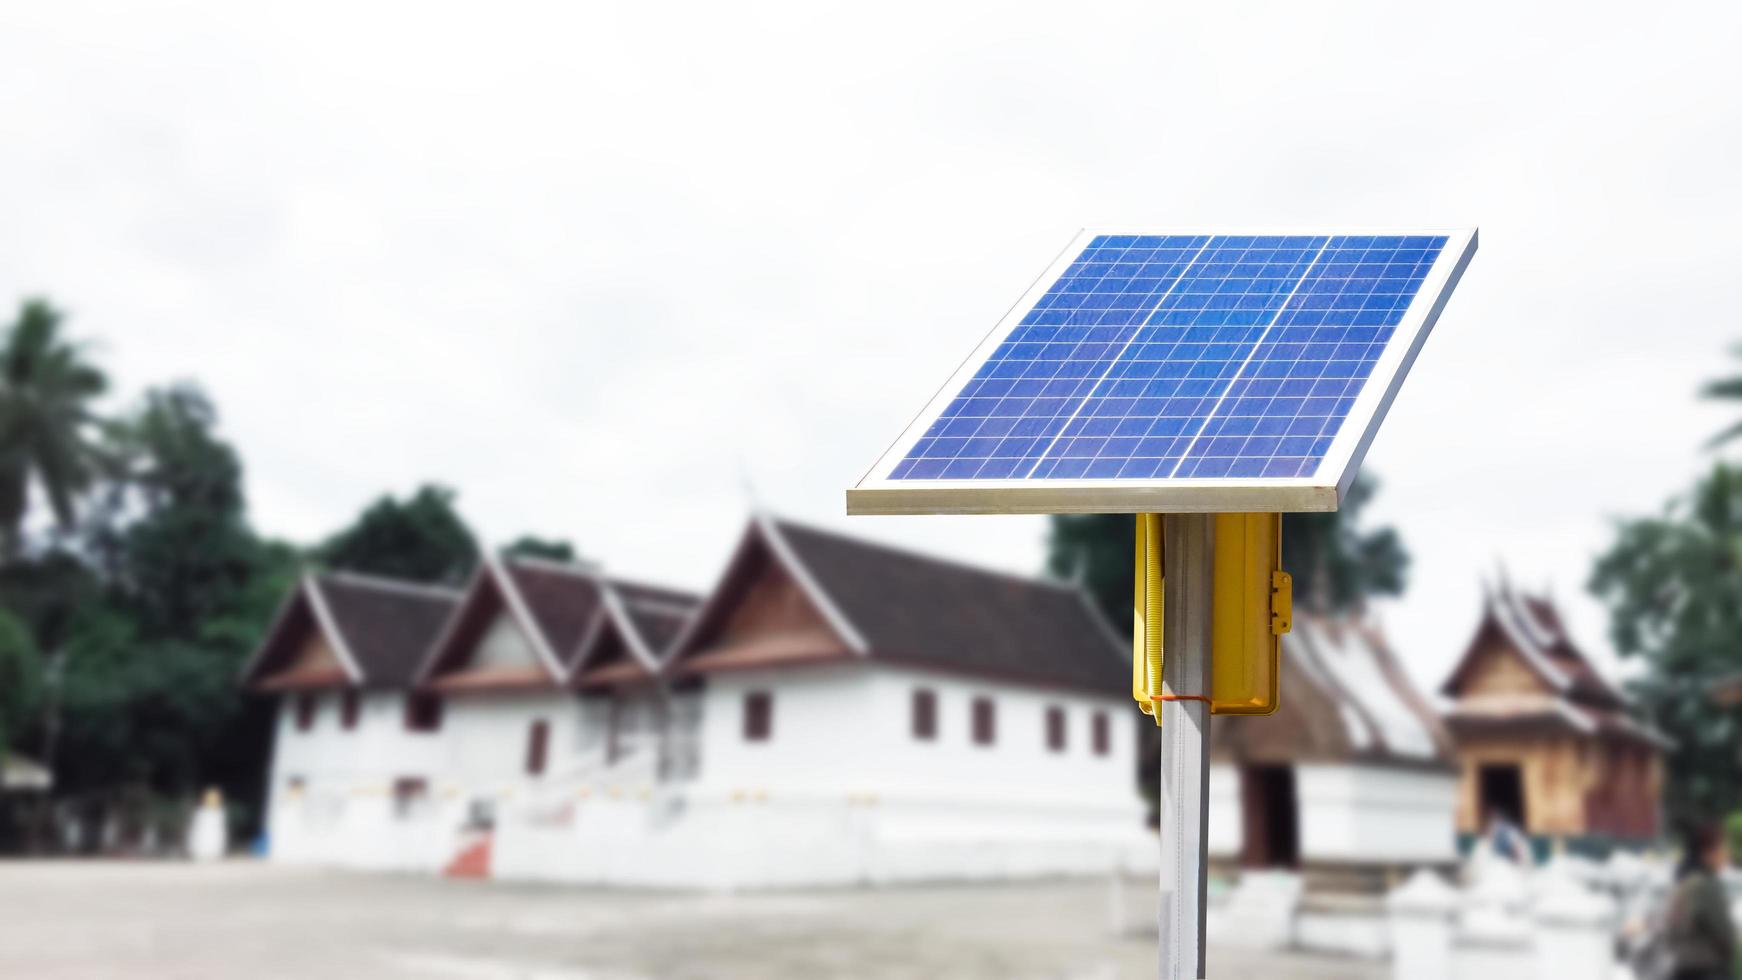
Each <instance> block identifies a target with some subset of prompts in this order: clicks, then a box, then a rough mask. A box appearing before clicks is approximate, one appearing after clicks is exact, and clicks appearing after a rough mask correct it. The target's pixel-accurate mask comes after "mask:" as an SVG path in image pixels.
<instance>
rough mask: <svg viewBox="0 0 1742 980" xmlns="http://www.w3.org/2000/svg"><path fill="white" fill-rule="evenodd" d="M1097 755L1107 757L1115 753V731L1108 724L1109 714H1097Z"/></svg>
mask: <svg viewBox="0 0 1742 980" xmlns="http://www.w3.org/2000/svg"><path fill="white" fill-rule="evenodd" d="M1094 737H1095V754H1096V755H1106V754H1107V753H1108V752H1111V751H1113V729H1112V727H1111V726H1110V725H1109V724H1108V723H1107V712H1105V711H1097V712H1095V722H1094Z"/></svg>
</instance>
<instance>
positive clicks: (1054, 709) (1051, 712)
mask: <svg viewBox="0 0 1742 980" xmlns="http://www.w3.org/2000/svg"><path fill="white" fill-rule="evenodd" d="M1046 747H1047V748H1048V749H1050V750H1051V751H1053V752H1063V751H1064V750H1065V709H1063V708H1061V707H1059V706H1058V705H1056V704H1055V705H1049V706H1048V707H1047V709H1046Z"/></svg>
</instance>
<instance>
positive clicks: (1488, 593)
mask: <svg viewBox="0 0 1742 980" xmlns="http://www.w3.org/2000/svg"><path fill="white" fill-rule="evenodd" d="M1482 592H1483V596H1482V619H1481V621H1480V622H1479V623H1478V624H1477V627H1476V632H1475V634H1474V635H1473V636H1472V637H1471V639H1470V643H1469V645H1468V646H1467V647H1466V648H1465V650H1464V655H1463V656H1462V657H1461V658H1459V660H1458V664H1457V666H1456V667H1454V668H1453V669H1452V672H1451V674H1450V675H1449V676H1448V677H1447V678H1446V682H1445V684H1444V685H1443V686H1442V687H1441V693H1443V694H1445V695H1447V696H1448V697H1453V698H1456V697H1459V696H1460V695H1461V694H1462V693H1463V689H1464V686H1465V684H1466V683H1467V682H1468V679H1469V673H1470V671H1471V670H1472V669H1473V668H1474V667H1475V666H1476V663H1477V660H1478V658H1479V657H1480V656H1481V654H1482V653H1483V652H1484V649H1485V646H1486V644H1485V643H1484V642H1483V641H1484V640H1485V639H1486V638H1488V637H1489V636H1497V637H1499V638H1500V639H1501V640H1502V641H1503V642H1504V644H1505V646H1506V648H1507V649H1510V650H1511V651H1513V652H1514V653H1515V654H1517V656H1518V659H1519V661H1520V662H1521V663H1523V664H1524V665H1525V666H1526V667H1528V668H1529V669H1530V671H1531V673H1533V674H1535V675H1536V676H1537V677H1538V678H1539V679H1541V680H1542V682H1543V683H1544V684H1545V685H1546V686H1547V687H1548V689H1549V691H1551V692H1553V693H1555V694H1558V695H1562V696H1565V697H1569V698H1572V699H1573V700H1576V701H1581V702H1585V703H1587V704H1591V705H1593V706H1598V707H1609V708H1619V707H1624V706H1626V705H1627V703H1628V698H1627V696H1626V695H1625V694H1624V693H1622V692H1621V691H1620V690H1619V689H1618V688H1616V687H1615V686H1614V685H1612V684H1610V683H1609V682H1608V680H1607V679H1605V678H1604V677H1603V675H1602V674H1601V673H1599V672H1598V671H1597V669H1596V667H1595V666H1593V665H1592V664H1591V661H1590V659H1589V658H1587V657H1586V656H1585V654H1584V652H1583V651H1581V650H1580V649H1579V648H1578V647H1577V646H1576V645H1574V643H1573V641H1572V637H1571V636H1570V635H1569V634H1568V632H1567V629H1566V625H1565V622H1564V620H1562V618H1561V615H1560V611H1559V610H1558V609H1556V608H1555V606H1554V603H1553V602H1551V601H1549V600H1548V599H1546V598H1543V597H1540V596H1529V595H1525V594H1523V593H1520V592H1517V591H1514V590H1513V588H1512V586H1511V584H1510V583H1508V582H1507V581H1506V579H1505V578H1504V577H1502V578H1501V580H1500V582H1499V584H1498V585H1496V586H1493V587H1489V586H1487V585H1484V586H1483V590H1482Z"/></svg>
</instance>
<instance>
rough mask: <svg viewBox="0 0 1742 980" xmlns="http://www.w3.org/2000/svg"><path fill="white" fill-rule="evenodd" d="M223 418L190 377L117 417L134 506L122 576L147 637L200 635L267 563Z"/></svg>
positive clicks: (124, 540) (124, 538)
mask: <svg viewBox="0 0 1742 980" xmlns="http://www.w3.org/2000/svg"><path fill="white" fill-rule="evenodd" d="M216 427H217V411H216V409H214V407H213V406H212V403H211V401H210V400H209V399H208V398H206V396H205V395H204V394H203V393H202V392H201V391H200V390H199V389H197V388H194V387H192V386H189V385H180V386H175V387H170V388H164V389H157V390H153V391H150V392H148V393H147V394H146V396H145V402H144V405H143V407H141V408H140V410H139V411H138V412H137V413H136V414H134V415H133V416H132V417H130V418H128V419H125V420H123V421H121V422H119V423H117V424H116V425H115V427H114V429H115V437H114V438H115V446H116V448H115V454H116V455H117V456H118V457H119V458H120V459H122V460H123V461H124V465H125V467H126V476H125V480H124V483H123V486H124V487H125V488H126V493H127V495H128V497H130V498H131V499H130V502H129V506H128V507H127V508H126V510H127V512H128V513H130V514H132V515H134V516H133V519H132V520H130V521H129V522H128V523H127V524H126V526H125V528H124V530H122V531H121V532H120V553H121V556H122V557H121V559H120V561H119V563H118V571H119V578H118V581H117V583H116V585H117V587H118V591H119V592H120V594H121V595H122V597H123V598H124V600H125V602H126V603H127V605H128V606H129V607H130V611H131V612H132V613H133V619H134V622H135V624H136V628H137V629H138V631H139V634H140V636H141V637H142V638H145V639H148V640H156V639H168V638H174V639H181V640H195V639H199V638H200V637H201V636H202V635H203V633H204V631H205V630H206V629H207V628H208V627H209V626H210V625H211V623H212V622H213V621H215V620H217V619H219V618H221V617H223V616H224V615H226V614H227V613H229V612H230V611H231V610H233V609H235V608H236V607H237V605H238V603H239V602H240V601H241V597H242V596H243V594H244V593H245V592H246V591H247V589H248V587H249V584H250V583H251V582H252V581H253V580H254V579H255V577H256V576H257V575H258V574H259V573H260V572H261V571H262V570H263V564H262V562H263V554H262V551H261V545H260V542H259V540H258V539H257V538H256V537H255V536H254V533H253V531H252V530H251V529H250V528H249V527H248V521H247V511H246V503H245V500H244V497H243V492H242V463H241V460H240V458H239V457H238V456H237V455H236V451H235V450H234V449H232V448H231V447H230V445H229V444H228V443H226V442H224V441H223V440H222V439H220V438H218V436H217V435H216Z"/></svg>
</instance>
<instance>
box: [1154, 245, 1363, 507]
mask: <svg viewBox="0 0 1742 980" xmlns="http://www.w3.org/2000/svg"><path fill="white" fill-rule="evenodd" d="M1330 245H1331V240H1330V239H1328V238H1327V239H1326V240H1325V243H1324V244H1323V245H1320V246H1319V249H1318V251H1316V252H1314V253H1313V257H1312V260H1311V261H1309V262H1308V263H1307V265H1306V268H1305V269H1303V270H1301V274H1300V278H1299V279H1296V280H1295V283H1294V285H1293V286H1292V287H1290V288H1289V291H1288V295H1287V296H1286V297H1284V298H1283V301H1282V307H1281V309H1278V310H1277V313H1278V316H1273V317H1271V318H1270V322H1269V323H1266V324H1265V325H1264V332H1263V333H1261V334H1259V335H1258V339H1257V340H1256V341H1254V342H1253V344H1252V349H1251V350H1249V351H1247V352H1246V359H1245V360H1243V361H1241V362H1240V367H1239V368H1238V369H1236V370H1235V372H1234V377H1233V378H1232V379H1230V380H1229V382H1228V387H1226V388H1224V389H1222V393H1221V394H1220V395H1218V396H1217V397H1216V403H1215V404H1214V405H1211V406H1210V410H1209V411H1208V412H1205V413H1204V417H1203V419H1202V420H1200V421H1199V423H1198V427H1197V430H1196V431H1194V432H1193V433H1192V439H1191V442H1188V443H1186V447H1185V449H1183V450H1181V451H1180V454H1179V459H1176V460H1174V463H1173V469H1172V470H1171V471H1169V472H1168V474H1167V475H1168V477H1169V478H1170V479H1171V478H1173V477H1174V476H1175V475H1177V474H1178V473H1179V468H1180V466H1181V465H1183V464H1184V463H1185V461H1186V459H1187V458H1188V457H1190V456H1191V454H1192V450H1193V449H1195V448H1197V445H1198V440H1199V439H1201V438H1202V437H1203V435H1204V429H1205V428H1207V427H1208V426H1209V423H1210V420H1211V419H1213V418H1215V417H1216V413H1217V412H1218V411H1220V410H1221V408H1222V403H1223V402H1225V401H1227V400H1228V394H1229V392H1232V391H1233V390H1234V386H1235V385H1237V384H1239V383H1240V376H1241V375H1243V374H1245V373H1246V366H1247V365H1249V364H1251V363H1252V359H1253V358H1254V357H1256V356H1257V355H1258V348H1260V347H1262V346H1264V338H1265V337H1267V336H1269V335H1270V331H1271V329H1272V328H1273V327H1275V326H1276V321H1277V320H1278V319H1279V318H1280V314H1281V313H1282V312H1283V311H1284V310H1287V309H1288V304H1289V303H1291V302H1293V301H1294V297H1295V294H1296V293H1298V292H1300V287H1301V284H1302V283H1304V282H1306V281H1307V279H1308V278H1309V277H1311V276H1312V274H1313V267H1314V266H1316V265H1318V263H1319V259H1320V258H1323V257H1324V254H1325V249H1327V248H1329V247H1330Z"/></svg>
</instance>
